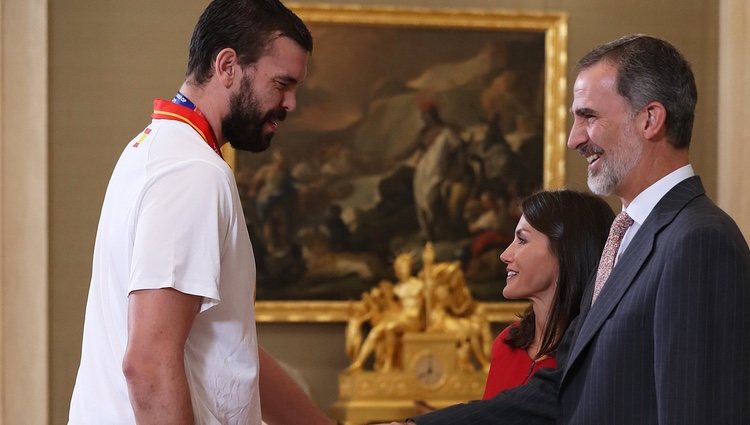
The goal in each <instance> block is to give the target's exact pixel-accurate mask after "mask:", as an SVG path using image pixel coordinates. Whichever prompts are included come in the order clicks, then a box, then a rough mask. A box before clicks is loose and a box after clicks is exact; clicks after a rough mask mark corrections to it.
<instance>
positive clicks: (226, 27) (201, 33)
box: [186, 0, 313, 86]
mask: <svg viewBox="0 0 750 425" xmlns="http://www.w3.org/2000/svg"><path fill="white" fill-rule="evenodd" d="M280 36H283V37H289V38H290V39H292V40H294V41H295V42H296V43H297V44H299V45H300V47H302V48H303V49H305V50H306V51H308V52H312V48H313V40H312V35H310V31H309V30H308V29H307V27H306V26H305V24H304V22H302V20H301V19H300V18H299V17H298V16H297V15H295V14H294V13H293V12H292V11H291V10H289V9H287V8H286V6H284V5H283V4H281V2H279V1H278V0H214V1H212V2H211V4H209V5H208V7H207V8H206V10H205V11H203V14H202V15H201V17H200V18H199V19H198V23H197V24H196V25H195V29H194V30H193V36H192V38H191V39H190V51H189V53H188V67H187V73H186V75H187V77H188V78H190V79H191V80H192V82H193V83H194V84H197V85H199V86H200V85H203V84H204V83H205V82H206V81H208V80H209V79H210V78H211V76H212V74H213V70H212V64H213V61H214V60H215V59H216V55H217V54H219V52H220V51H221V50H222V49H225V48H232V49H234V50H235V51H236V52H237V56H238V57H239V63H240V65H242V66H245V65H249V64H252V63H255V62H256V61H257V60H258V59H259V58H260V57H261V56H263V53H264V52H266V50H267V48H268V46H269V44H270V43H271V41H273V40H274V39H276V38H277V37H280Z"/></svg>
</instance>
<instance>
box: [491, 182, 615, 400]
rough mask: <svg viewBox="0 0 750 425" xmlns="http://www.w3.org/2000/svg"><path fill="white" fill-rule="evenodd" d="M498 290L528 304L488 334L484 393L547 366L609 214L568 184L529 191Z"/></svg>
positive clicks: (493, 392)
mask: <svg viewBox="0 0 750 425" xmlns="http://www.w3.org/2000/svg"><path fill="white" fill-rule="evenodd" d="M521 212H522V214H523V215H522V216H521V219H520V220H519V221H518V225H517V226H516V232H515V239H514V240H513V243H512V244H511V245H510V246H508V248H507V249H506V250H505V251H504V252H503V253H502V254H501V255H500V259H501V260H502V261H503V262H504V263H505V264H507V271H508V275H507V280H506V286H505V288H504V289H503V296H504V297H505V298H507V299H521V298H525V299H528V300H529V301H531V305H530V306H529V307H528V308H527V309H526V311H524V312H523V313H522V314H521V315H520V320H519V321H518V322H516V323H513V324H511V325H510V326H508V327H507V328H505V330H503V331H502V332H501V333H500V335H498V337H497V338H496V339H495V343H494V344H493V347H492V361H491V365H490V372H489V375H488V376H487V384H486V386H485V390H484V398H485V399H489V398H492V397H494V396H495V395H496V394H497V393H499V392H500V391H503V390H506V389H508V388H512V387H515V386H518V385H521V384H524V383H525V382H526V381H528V379H529V378H530V377H531V376H532V375H533V374H534V373H535V372H536V371H537V370H539V369H541V368H546V367H555V366H556V362H555V358H554V355H555V350H556V349H557V346H558V344H559V343H560V340H561V339H562V336H563V334H564V333H565V330H566V329H567V327H568V325H569V324H570V322H571V321H572V320H573V318H575V317H576V316H577V315H578V311H579V304H580V301H581V296H582V294H583V289H584V287H585V286H586V283H587V282H588V281H589V277H590V276H591V274H592V273H593V272H594V271H595V270H596V266H597V263H598V261H599V257H600V255H601V252H602V250H603V249H604V243H605V241H606V240H607V234H608V232H609V228H610V226H611V224H612V220H613V219H614V213H613V212H612V209H611V208H610V207H609V205H607V203H606V202H605V201H604V200H603V199H601V198H599V197H597V196H594V195H590V194H587V193H582V192H576V191H572V190H559V191H547V192H537V193H535V194H533V195H531V196H529V197H528V198H526V199H525V200H524V201H523V203H522V204H521Z"/></svg>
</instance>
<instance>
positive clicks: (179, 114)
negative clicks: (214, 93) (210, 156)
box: [151, 99, 224, 159]
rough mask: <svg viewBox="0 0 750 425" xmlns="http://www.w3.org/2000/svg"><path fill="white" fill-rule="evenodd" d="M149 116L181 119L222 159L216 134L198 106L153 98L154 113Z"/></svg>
mask: <svg viewBox="0 0 750 425" xmlns="http://www.w3.org/2000/svg"><path fill="white" fill-rule="evenodd" d="M151 118H153V119H158V120H173V121H182V122H184V123H185V124H187V125H189V126H190V127H193V130H195V131H196V132H197V133H198V134H200V136H201V137H202V138H203V140H205V142H206V143H207V144H208V146H210V147H211V149H213V150H214V152H216V154H217V155H219V157H221V158H222V159H224V156H223V155H222V154H221V149H219V143H218V142H217V141H216V135H215V134H214V131H213V129H211V124H209V122H208V120H207V119H206V117H205V116H204V115H203V114H202V113H201V111H200V110H198V108H195V109H190V108H186V107H184V106H182V105H178V104H176V103H172V102H170V101H169V100H165V99H154V113H153V114H151Z"/></svg>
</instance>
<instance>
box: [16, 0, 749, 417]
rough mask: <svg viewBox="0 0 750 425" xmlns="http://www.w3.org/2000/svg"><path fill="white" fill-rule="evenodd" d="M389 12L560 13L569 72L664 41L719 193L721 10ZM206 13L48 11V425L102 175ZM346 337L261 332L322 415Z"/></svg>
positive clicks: (539, 5) (305, 329) (58, 5)
mask: <svg viewBox="0 0 750 425" xmlns="http://www.w3.org/2000/svg"><path fill="white" fill-rule="evenodd" d="M5 1H7V0H5ZM305 3H308V2H305ZM332 3H345V2H332ZM346 3H351V2H346ZM364 3H368V2H364ZM378 3H381V4H382V2H378ZM391 3H392V4H400V5H407V6H408V5H411V6H422V7H474V8H487V7H492V8H503V9H524V10H540V11H562V12H567V13H568V14H569V36H568V39H569V46H568V53H569V58H570V60H569V61H570V62H574V61H575V59H576V58H578V57H580V56H581V55H582V54H583V53H585V52H586V51H587V50H588V49H589V48H591V47H592V46H593V45H595V44H597V43H600V42H603V41H606V40H609V39H612V38H615V37H617V36H620V35H622V34H625V33H632V32H645V33H651V34H654V35H658V36H662V37H665V38H667V39H669V40H671V41H672V42H674V43H675V44H676V45H677V46H678V47H679V48H680V49H681V50H682V51H683V52H684V53H685V54H686V55H687V56H688V57H689V58H690V59H691V60H692V62H693V66H694V69H695V71H696V77H697V80H698V85H699V91H700V93H701V99H700V103H699V111H698V120H697V123H696V128H695V138H694V140H695V145H694V148H693V150H692V151H693V154H692V156H693V162H694V164H695V166H696V168H697V170H698V172H699V173H701V174H702V176H703V178H704V182H705V183H706V186H707V188H708V190H709V193H710V194H711V195H714V194H715V193H716V188H717V166H716V158H717V144H716V137H715V134H716V120H717V114H716V110H717V94H716V93H717V86H718V84H717V75H718V68H717V66H718V65H717V63H718V52H717V51H718V40H717V37H718V5H717V4H715V2H706V1H704V0H663V1H659V2H646V1H627V2H602V1H598V0H575V1H574V0H524V1H520V0H514V1H511V0H431V1H426V0H422V1H420V0H404V1H396V0H392V1H391ZM204 5H205V2H203V1H193V2H188V1H185V0H161V1H158V2H156V1H151V0H130V1H127V2H122V1H114V0H60V1H52V2H50V7H49V32H50V37H49V43H50V46H49V47H50V55H49V80H50V88H49V102H50V103H49V113H50V121H49V124H50V128H49V155H50V158H49V175H50V176H49V204H50V205H49V214H50V215H49V220H50V227H49V229H50V244H49V257H50V279H49V285H50V290H49V300H50V301H49V302H50V305H49V307H50V310H49V326H50V339H49V344H50V376H49V379H50V395H51V396H50V397H51V398H50V405H51V413H50V415H51V423H53V424H64V423H65V418H66V414H67V406H68V402H69V397H70V391H71V388H72V385H73V381H74V378H75V371H76V367H77V364H78V356H79V352H80V338H81V335H80V334H81V327H82V321H83V311H84V305H85V300H86V292H87V288H88V279H89V274H90V266H91V251H92V245H93V240H94V233H95V230H96V224H97V217H98V213H99V207H100V204H101V201H102V197H103V194H104V189H105V186H106V183H107V179H108V177H109V173H110V171H111V168H112V166H113V165H114V162H115V161H116V159H117V156H118V155H119V153H120V150H121V148H122V146H123V145H124V144H125V143H126V142H127V140H129V138H130V137H131V136H132V135H133V134H135V133H136V132H137V131H138V130H140V129H141V128H142V127H143V125H144V124H145V123H146V121H147V119H148V115H149V113H150V107H151V100H152V98H153V97H156V96H159V97H168V96H171V95H172V94H173V93H174V91H175V90H176V89H177V88H178V86H179V84H180V82H181V79H182V75H183V70H184V62H185V56H186V51H187V41H188V38H189V35H190V30H191V28H192V25H193V23H194V21H195V19H196V18H197V16H198V14H199V13H200V11H201V10H202V8H203V7H204ZM666 17H669V18H668V19H666ZM6 39H7V38H6V37H3V40H6ZM567 174H568V179H567V181H568V183H569V185H570V186H573V187H576V188H584V187H585V183H584V182H585V168H584V166H583V161H582V159H580V158H579V157H577V155H574V154H569V155H568V161H567ZM5 187H6V186H5V184H4V185H3V188H5ZM746 214H747V212H746ZM39 249H41V250H43V247H41V246H40V248H39ZM342 331H343V327H342V325H340V324H323V325H321V324H295V325H286V324H262V325H260V326H259V334H260V338H261V342H262V343H263V344H264V345H265V346H266V347H267V348H268V349H269V350H270V351H271V352H273V353H275V354H276V355H277V356H278V357H280V358H281V359H282V360H284V361H286V362H287V363H289V364H290V365H292V366H294V367H296V368H298V369H299V370H300V371H301V372H302V373H303V375H304V376H305V378H306V379H307V380H308V382H309V383H310V384H311V385H312V391H313V395H314V396H315V398H316V399H317V400H318V401H319V402H320V403H321V405H323V406H325V407H328V406H329V405H330V404H331V403H332V402H333V400H334V399H335V397H336V394H335V388H336V373H337V371H339V370H340V369H342V368H343V367H344V365H345V357H344V355H343V339H342V338H343V337H342ZM300 347H305V349H304V350H300ZM34 423H40V422H34Z"/></svg>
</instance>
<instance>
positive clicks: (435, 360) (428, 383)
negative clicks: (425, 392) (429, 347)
mask: <svg viewBox="0 0 750 425" xmlns="http://www.w3.org/2000/svg"><path fill="white" fill-rule="evenodd" d="M414 376H415V377H416V378H417V382H418V383H419V384H421V385H422V386H425V387H431V388H434V387H439V386H440V385H442V384H443V382H444V378H445V366H444V365H443V361H442V360H441V359H440V358H439V357H437V356H435V355H434V354H429V353H428V354H422V355H420V356H418V357H417V360H416V361H415V362H414Z"/></svg>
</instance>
